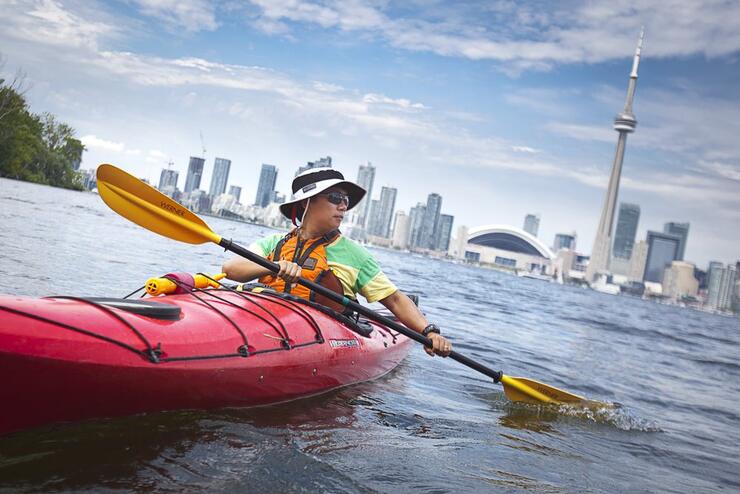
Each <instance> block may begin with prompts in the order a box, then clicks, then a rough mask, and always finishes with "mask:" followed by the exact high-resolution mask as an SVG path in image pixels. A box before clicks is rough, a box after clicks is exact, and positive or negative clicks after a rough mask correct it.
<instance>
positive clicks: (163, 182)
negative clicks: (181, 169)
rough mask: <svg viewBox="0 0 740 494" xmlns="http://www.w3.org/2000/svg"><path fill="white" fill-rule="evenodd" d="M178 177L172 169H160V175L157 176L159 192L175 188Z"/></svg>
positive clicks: (176, 172)
mask: <svg viewBox="0 0 740 494" xmlns="http://www.w3.org/2000/svg"><path fill="white" fill-rule="evenodd" d="M179 175H180V174H179V173H178V171H177V170H173V169H172V168H162V173H160V174H159V186H158V187H157V188H158V189H159V190H164V189H165V188H173V189H174V188H176V187H177V179H178V177H179Z"/></svg>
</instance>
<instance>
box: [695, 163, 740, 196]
mask: <svg viewBox="0 0 740 494" xmlns="http://www.w3.org/2000/svg"><path fill="white" fill-rule="evenodd" d="M700 167H701V168H703V169H704V170H707V171H709V172H712V173H716V174H717V175H719V176H720V177H723V178H727V179H730V180H734V181H737V182H740V167H738V166H733V165H730V164H728V163H719V162H717V161H702V162H701V163H700ZM738 195H740V191H738Z"/></svg>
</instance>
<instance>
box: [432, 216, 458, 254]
mask: <svg viewBox="0 0 740 494" xmlns="http://www.w3.org/2000/svg"><path fill="white" fill-rule="evenodd" d="M454 221H455V217H454V216H452V215H451V214H440V215H439V225H438V226H439V228H437V238H436V246H435V250H443V251H447V249H449V248H450V236H451V235H452V223H453V222H454Z"/></svg>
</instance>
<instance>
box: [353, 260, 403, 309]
mask: <svg viewBox="0 0 740 494" xmlns="http://www.w3.org/2000/svg"><path fill="white" fill-rule="evenodd" d="M397 290H398V288H396V286H395V285H394V284H393V283H391V280H389V279H388V277H387V276H386V275H385V273H383V271H381V269H380V266H379V265H378V263H377V261H376V260H375V259H374V258H373V257H372V256H371V257H369V258H368V259H366V260H365V262H364V263H363V265H362V267H361V268H360V272H359V273H358V276H357V292H358V293H359V294H360V295H362V296H363V297H365V298H366V299H367V301H368V302H369V303H373V302H377V301H378V300H383V299H384V298H386V297H388V296H390V295H393V294H394V293H395V292H396V291H397Z"/></svg>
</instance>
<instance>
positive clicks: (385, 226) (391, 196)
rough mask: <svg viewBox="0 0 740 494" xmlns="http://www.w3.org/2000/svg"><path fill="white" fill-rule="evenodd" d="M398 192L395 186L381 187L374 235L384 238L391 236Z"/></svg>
mask: <svg viewBox="0 0 740 494" xmlns="http://www.w3.org/2000/svg"><path fill="white" fill-rule="evenodd" d="M397 192H398V191H397V190H396V188H395V187H382V188H381V189H380V200H379V201H378V214H377V216H376V223H375V232H374V235H378V236H380V237H384V238H389V237H390V234H391V221H392V220H393V210H394V209H395V208H396V194H397Z"/></svg>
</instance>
